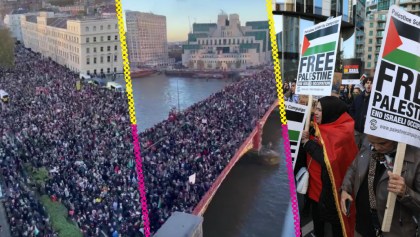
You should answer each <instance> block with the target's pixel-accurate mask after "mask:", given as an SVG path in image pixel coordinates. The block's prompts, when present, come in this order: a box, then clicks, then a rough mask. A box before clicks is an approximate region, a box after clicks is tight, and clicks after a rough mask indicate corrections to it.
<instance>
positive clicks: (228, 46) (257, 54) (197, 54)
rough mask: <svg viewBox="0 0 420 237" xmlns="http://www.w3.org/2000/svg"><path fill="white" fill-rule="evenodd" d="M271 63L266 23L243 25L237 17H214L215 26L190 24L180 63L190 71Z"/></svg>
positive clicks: (258, 22)
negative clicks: (191, 26)
mask: <svg viewBox="0 0 420 237" xmlns="http://www.w3.org/2000/svg"><path fill="white" fill-rule="evenodd" d="M270 62H271V44H270V40H269V30H268V22H267V21H252V22H246V24H245V26H241V23H240V21H239V15H238V14H230V15H229V16H228V15H227V14H225V13H222V14H220V15H218V20H217V24H215V23H204V24H203V23H194V24H193V31H192V33H189V34H188V41H187V43H186V44H185V45H183V54H182V64H183V65H184V66H185V67H188V68H193V69H200V70H204V69H225V70H229V69H240V68H246V67H249V66H259V65H266V64H268V63H270Z"/></svg>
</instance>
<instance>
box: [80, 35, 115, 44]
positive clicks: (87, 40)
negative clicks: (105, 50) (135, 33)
mask: <svg viewBox="0 0 420 237" xmlns="http://www.w3.org/2000/svg"><path fill="white" fill-rule="evenodd" d="M100 39H101V41H100V42H103V41H104V37H103V36H101V37H100ZM107 40H108V41H111V36H110V35H108V36H107ZM114 40H118V35H115V36H114ZM93 42H96V36H94V37H93ZM86 43H90V38H89V37H86Z"/></svg>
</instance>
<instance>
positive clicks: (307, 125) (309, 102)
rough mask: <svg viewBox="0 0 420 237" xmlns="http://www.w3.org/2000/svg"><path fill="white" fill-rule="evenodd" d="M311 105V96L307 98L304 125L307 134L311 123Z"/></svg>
mask: <svg viewBox="0 0 420 237" xmlns="http://www.w3.org/2000/svg"><path fill="white" fill-rule="evenodd" d="M312 103H313V98H312V95H309V96H308V112H307V113H308V114H307V115H306V123H305V131H307V132H309V127H310V125H311V124H310V123H311V113H312Z"/></svg>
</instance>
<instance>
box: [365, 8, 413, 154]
mask: <svg viewBox="0 0 420 237" xmlns="http://www.w3.org/2000/svg"><path fill="white" fill-rule="evenodd" d="M419 29H420V17H418V16H415V15H412V14H410V13H408V12H405V11H403V10H401V9H399V8H397V7H391V8H390V10H389V15H388V21H387V25H386V29H385V35H386V38H385V40H384V42H383V45H382V47H381V51H380V54H379V57H378V64H377V66H376V71H375V77H374V82H373V85H372V92H371V93H372V94H371V96H370V101H369V108H368V112H367V115H366V124H365V133H367V134H371V135H374V136H378V137H382V138H386V139H389V140H393V141H397V142H402V143H406V144H410V145H413V146H417V147H420V142H419V141H420V74H419V70H420V30H419Z"/></svg>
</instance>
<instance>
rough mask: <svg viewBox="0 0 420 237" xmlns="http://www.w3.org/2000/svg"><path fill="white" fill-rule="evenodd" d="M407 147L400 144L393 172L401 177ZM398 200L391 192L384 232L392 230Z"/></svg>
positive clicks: (387, 204) (383, 222) (383, 227)
mask: <svg viewBox="0 0 420 237" xmlns="http://www.w3.org/2000/svg"><path fill="white" fill-rule="evenodd" d="M406 147H407V144H405V143H402V142H399V143H398V147H397V154H396V155H395V161H394V169H393V171H392V173H394V174H398V175H401V170H402V167H403V163H404V156H405V148H406ZM396 200H397V194H395V193H392V192H389V193H388V199H387V201H386V209H385V214H384V220H383V221H382V231H383V232H389V231H390V229H391V222H392V216H393V215H394V209H395V201H396Z"/></svg>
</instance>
